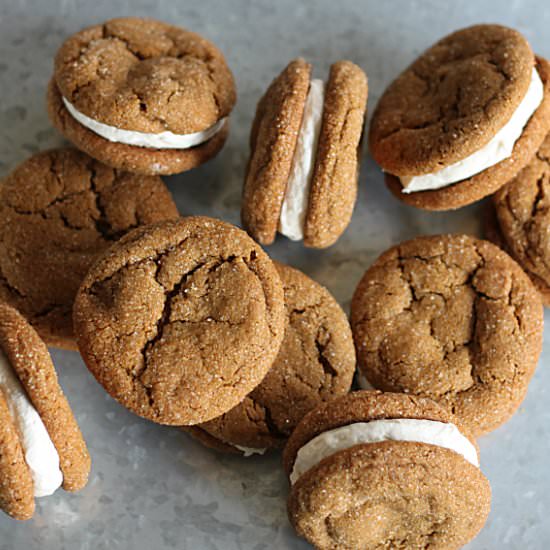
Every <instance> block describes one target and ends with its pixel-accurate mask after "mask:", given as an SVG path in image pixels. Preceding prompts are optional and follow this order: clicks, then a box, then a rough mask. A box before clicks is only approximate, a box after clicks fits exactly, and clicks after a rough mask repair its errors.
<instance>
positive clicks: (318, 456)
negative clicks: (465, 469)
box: [290, 418, 479, 484]
mask: <svg viewBox="0 0 550 550" xmlns="http://www.w3.org/2000/svg"><path fill="white" fill-rule="evenodd" d="M381 441H416V442H418V443H428V444H430V445H437V446H438V447H445V448H446V449H451V450H452V451H455V452H456V453H458V454H460V455H462V456H463V457H464V458H465V459H466V460H467V461H468V462H471V463H472V464H473V465H474V466H477V467H479V461H478V458H477V451H476V448H475V447H474V445H473V444H472V443H471V442H470V440H469V439H468V438H467V437H465V436H464V435H462V434H461V433H460V431H459V430H458V428H457V427H456V426H455V425H454V424H450V423H447V422H436V421H434V420H413V419H408V418H400V419H395V420H372V421H371V422H356V423H354V424H350V425H349V426H342V427H341V428H336V429H334V430H329V431H327V432H323V433H322V434H319V435H318V436H317V437H314V438H313V439H312V440H311V441H308V442H307V443H306V444H305V445H304V446H303V447H302V448H301V449H300V450H299V451H298V454H297V455H296V461H295V462H294V468H293V470H292V473H291V474H290V482H291V483H292V484H294V483H295V482H296V481H297V480H298V479H299V478H300V476H301V475H302V474H304V473H305V472H307V471H308V470H310V469H311V468H313V467H314V466H316V465H317V464H319V462H321V460H323V459H324V458H326V457H327V456H331V455H333V454H334V453H337V452H338V451H343V450H344V449H349V448H350V447H353V446H355V445H359V444H361V443H379V442H381Z"/></svg>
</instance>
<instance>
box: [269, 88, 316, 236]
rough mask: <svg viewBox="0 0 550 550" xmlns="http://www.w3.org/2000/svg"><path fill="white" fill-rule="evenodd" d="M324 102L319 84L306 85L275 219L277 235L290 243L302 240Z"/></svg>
mask: <svg viewBox="0 0 550 550" xmlns="http://www.w3.org/2000/svg"><path fill="white" fill-rule="evenodd" d="M324 102H325V84H324V82H323V81H322V80H319V79H314V80H312V81H311V82H310V84H309V91H308V94H307V98H306V103H305V107H304V114H303V117H302V124H301V126H300V130H299V132H298V139H297V142H296V151H295V152H294V158H293V160H292V167H291V169H290V176H289V178H288V183H287V185H286V191H285V198H284V200H283V204H282V207H281V214H280V217H279V232H280V233H282V234H283V235H284V236H285V237H288V238H289V239H291V240H293V241H300V240H302V239H303V238H304V223H305V218H306V214H307V206H308V202H309V188H310V186H311V178H312V177H313V170H314V168H315V153H316V152H317V143H318V142H319V134H320V132H321V121H322V118H323V105H324Z"/></svg>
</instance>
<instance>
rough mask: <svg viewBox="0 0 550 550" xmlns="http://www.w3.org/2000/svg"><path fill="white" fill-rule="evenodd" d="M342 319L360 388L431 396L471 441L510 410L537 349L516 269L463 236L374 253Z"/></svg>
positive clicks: (535, 315) (530, 307) (531, 301)
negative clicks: (364, 384)
mask: <svg viewBox="0 0 550 550" xmlns="http://www.w3.org/2000/svg"><path fill="white" fill-rule="evenodd" d="M351 322H352V330H353V332H354V339H355V345H356V349H357V355H358V364H359V369H360V371H361V373H362V374H363V376H365V378H366V379H367V380H368V382H369V383H370V384H372V385H373V386H375V387H376V388H378V389H383V390H385V391H403V392H406V393H410V394H417V395H424V396H427V397H431V398H432V399H434V400H436V401H438V402H439V403H441V404H443V405H445V406H447V407H449V409H451V410H452V411H453V412H454V413H455V414H456V416H457V417H458V418H460V419H461V420H462V423H463V424H464V425H466V426H467V427H468V428H469V429H470V430H471V431H472V432H473V433H475V434H477V435H479V434H483V433H486V432H488V431H491V430H493V429H494V428H496V427H497V426H499V425H500V424H502V423H503V422H505V421H506V420H508V419H509V418H510V416H511V415H512V414H513V413H514V412H515V410H516V409H517V408H518V406H519V404H520V403H521V401H522V400H523V398H524V397H525V394H526V392H527V387H528V384H529V381H530V379H531V377H532V375H533V373H534V370H535V367H536V364H537V361H538V357H539V354H540V350H541V343H542V307H541V302H540V298H539V296H538V294H537V292H536V289H535V288H534V287H533V285H532V283H531V282H530V280H529V279H528V277H527V276H526V275H525V273H524V272H523V270H522V269H521V268H520V267H519V266H518V265H517V264H516V262H514V260H512V258H510V257H509V256H508V255H507V254H505V253H504V252H502V251H501V250H499V249H498V248H497V247H495V246H494V245H492V244H491V243H488V242H486V241H481V240H478V239H475V238H473V237H468V236H463V235H439V236H433V237H418V238H416V239H413V240H411V241H407V242H405V243H402V244H400V245H397V246H395V247H393V248H391V249H390V250H388V251H387V252H386V253H384V254H383V255H382V256H381V257H380V258H379V259H378V260H377V261H376V262H375V263H374V264H373V265H372V266H371V267H370V268H369V269H368V270H367V272H366V273H365V275H364V276H363V278H362V280H361V282H360V283H359V285H358V287H357V289H356V291H355V294H354V297H353V300H352V307H351Z"/></svg>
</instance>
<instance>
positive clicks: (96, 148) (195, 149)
mask: <svg viewBox="0 0 550 550" xmlns="http://www.w3.org/2000/svg"><path fill="white" fill-rule="evenodd" d="M234 104H235V83H234V81H233V75H232V74H231V71H230V70H229V68H228V67H227V65H226V62H225V59H224V57H223V55H222V53H221V52H220V51H219V50H218V49H217V48H216V46H214V44H212V43H211V42H209V41H208V40H205V39H204V38H202V37H201V36H199V35H198V34H195V33H192V32H189V31H187V30H185V29H181V28H179V27H175V26H173V25H169V24H167V23H161V22H160V21H155V20H153V19H141V18H137V17H127V18H121V19H112V20H110V21H107V22H106V23H103V24H101V25H95V26H93V27H88V28H86V29H84V30H82V31H80V32H78V33H76V34H75V35H73V36H71V37H69V38H68V39H67V40H66V41H65V42H64V44H63V45H62V46H61V48H60V49H59V51H58V52H57V55H56V58H55V68H54V75H53V78H52V80H51V82H50V85H49V89H48V112H49V115H50V118H51V120H52V122H53V124H54V126H55V127H56V128H57V129H58V130H59V131H60V132H61V133H62V134H63V135H64V136H65V137H66V138H67V139H68V140H70V141H72V142H73V143H74V144H75V145H76V146H77V147H78V148H79V149H82V150H83V151H85V152H86V153H88V154H89V155H91V156H92V157H94V158H96V159H98V160H100V161H102V162H104V163H105V164H108V165H109V166H113V167H114V168H118V169H122V170H128V171H130V172H136V173H140V174H175V173H177V172H183V171H184V170H189V169H191V168H194V167H195V166H198V165H199V164H202V163H203V162H206V161H207V160H208V159H210V158H211V157H213V156H214V155H216V154H217V153H218V151H219V150H220V149H221V148H222V146H223V144H224V142H225V140H226V138H227V134H228V125H229V121H228V117H229V114H230V112H231V110H232V109H233V105H234Z"/></svg>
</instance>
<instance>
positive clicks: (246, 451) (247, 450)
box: [233, 445, 267, 458]
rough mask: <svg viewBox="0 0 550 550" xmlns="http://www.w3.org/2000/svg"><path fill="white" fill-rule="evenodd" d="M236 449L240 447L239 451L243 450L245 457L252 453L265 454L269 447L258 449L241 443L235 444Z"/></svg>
mask: <svg viewBox="0 0 550 550" xmlns="http://www.w3.org/2000/svg"><path fill="white" fill-rule="evenodd" d="M233 447H235V449H239V451H242V452H243V454H244V456H245V458H248V457H249V456H252V455H263V454H265V452H266V451H267V449H256V448H254V447H243V446H241V445H233Z"/></svg>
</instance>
